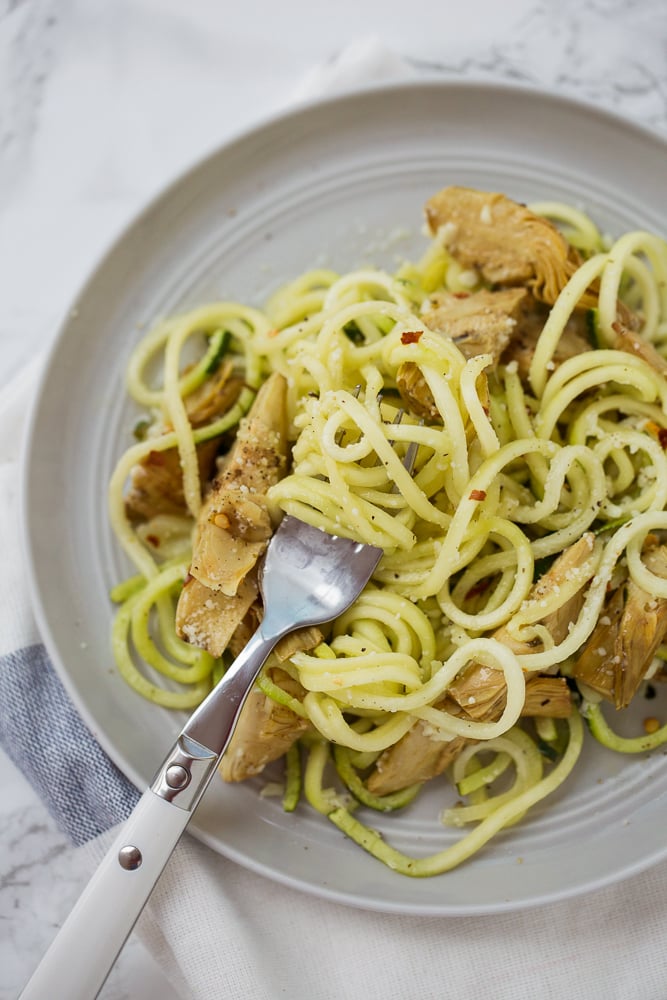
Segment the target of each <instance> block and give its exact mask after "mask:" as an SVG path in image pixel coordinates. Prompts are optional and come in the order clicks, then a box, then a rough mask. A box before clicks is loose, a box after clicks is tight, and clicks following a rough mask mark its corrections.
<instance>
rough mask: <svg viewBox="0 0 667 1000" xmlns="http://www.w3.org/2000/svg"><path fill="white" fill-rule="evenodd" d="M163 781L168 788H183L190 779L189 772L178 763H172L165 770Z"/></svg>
mask: <svg viewBox="0 0 667 1000" xmlns="http://www.w3.org/2000/svg"><path fill="white" fill-rule="evenodd" d="M164 777H165V781H166V782H167V784H168V785H169V787H170V788H179V789H180V788H185V786H186V785H187V783H188V782H189V780H190V773H189V771H186V769H185V768H184V767H182V766H181V765H180V764H172V765H171V766H170V767H168V768H167V770H166V772H165V776H164Z"/></svg>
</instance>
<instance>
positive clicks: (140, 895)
mask: <svg viewBox="0 0 667 1000" xmlns="http://www.w3.org/2000/svg"><path fill="white" fill-rule="evenodd" d="M191 815H192V814H191V813H190V812H189V811H188V810H186V809H181V808H180V807H179V806H176V805H173V804H172V803H171V802H168V801H167V800H166V799H163V798H161V797H160V796H159V795H156V794H155V792H153V791H151V790H150V789H149V790H148V791H146V792H144V794H143V795H142V797H141V799H140V800H139V802H138V803H137V806H136V808H135V809H134V812H133V813H132V815H131V816H130V818H129V819H128V820H127V822H126V823H125V824H124V825H123V827H122V829H121V831H120V833H119V835H118V836H117V837H116V839H115V841H114V843H113V844H112V846H111V847H110V848H109V850H108V852H107V854H106V856H105V857H104V859H103V861H102V863H101V864H100V866H99V868H98V869H97V871H96V872H95V874H94V875H93V877H92V879H91V880H90V882H89V883H88V885H87V886H86V888H85V889H84V891H83V893H82V895H81V897H80V898H79V900H78V902H77V903H76V905H75V907H74V909H73V910H72V912H71V913H70V915H69V916H68V918H67V920H66V921H65V923H64V924H63V926H62V928H61V930H60V931H59V933H58V935H57V937H56V939H55V940H54V942H53V943H52V945H51V947H50V948H49V950H48V951H47V953H46V955H45V956H44V958H43V959H42V961H41V963H40V965H39V966H38V968H37V970H36V971H35V973H34V974H33V976H32V978H31V979H30V980H29V982H28V984H27V985H26V987H25V989H24V990H23V992H22V994H21V1000H52V998H53V997H54V996H56V995H58V996H60V997H67V1000H93V998H94V997H96V996H97V994H98V993H99V991H100V989H101V988H102V986H103V984H104V981H105V979H106V978H107V976H108V974H109V971H110V969H111V967H112V966H113V964H114V962H115V960H116V958H117V956H118V954H119V952H120V950H121V948H122V947H123V945H124V944H125V941H126V939H127V937H128V935H129V933H130V931H131V930H132V928H133V927H134V924H135V923H136V921H137V918H138V917H139V914H140V913H141V911H142V910H143V908H144V906H145V904H146V901H147V900H148V897H149V896H150V894H151V891H152V890H153V887H154V886H155V883H156V882H157V880H158V878H159V877H160V874H161V873H162V869H163V868H164V866H165V865H166V863H167V861H168V860H169V857H170V855H171V854H172V852H173V850H174V848H175V846H176V844H177V843H178V841H179V839H180V837H181V834H182V833H183V831H184V830H185V827H186V826H187V824H188V822H189V820H190V818H191ZM129 848H135V849H136V850H138V851H139V852H140V855H141V862H140V864H139V866H138V867H136V868H134V869H133V868H132V867H131V866H132V863H133V857H134V859H135V861H136V860H138V857H137V856H136V855H134V854H133V852H132V851H130V850H129ZM123 849H124V850H123ZM121 852H122V855H121ZM121 856H122V857H125V858H126V859H127V860H126V861H125V863H126V864H127V863H129V864H130V867H129V868H127V867H125V868H124V867H123V865H122V864H121V860H120V858H121Z"/></svg>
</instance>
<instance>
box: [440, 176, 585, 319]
mask: <svg viewBox="0 0 667 1000" xmlns="http://www.w3.org/2000/svg"><path fill="white" fill-rule="evenodd" d="M426 221H427V224H428V227H429V229H430V231H431V233H432V234H433V235H434V236H435V235H436V234H437V233H438V231H439V230H440V231H441V232H443V234H444V240H445V243H446V246H447V249H448V251H449V253H451V255H452V256H453V257H454V258H455V259H456V260H457V261H458V262H459V263H460V264H462V265H463V266H464V267H466V268H474V269H475V270H477V271H478V272H479V273H480V274H481V275H482V277H483V278H484V280H485V281H487V282H489V284H491V285H499V286H501V287H508V286H510V287H511V286H516V285H523V286H524V287H526V288H530V289H531V290H532V292H533V294H534V296H535V298H537V299H539V300H540V301H541V302H546V303H548V304H549V305H553V304H554V302H555V301H556V299H557V298H558V295H559V293H560V292H561V291H562V289H563V288H564V287H565V285H566V284H567V282H568V281H569V279H570V278H571V277H572V275H573V274H574V272H575V271H576V269H577V268H578V267H579V265H580V264H581V258H580V256H579V254H578V252H577V251H576V250H575V249H574V248H573V247H571V246H570V244H569V243H568V241H567V240H566V239H565V237H564V236H563V235H562V233H560V232H559V231H558V230H557V229H556V227H555V226H554V225H552V224H551V223H550V222H549V221H548V220H547V219H543V218H541V217H540V216H539V215H535V213H534V212H531V211H530V210H529V209H527V208H526V207H525V205H520V204H518V203H517V202H515V201H512V200H511V199H510V198H507V197H506V196H505V195H502V194H494V193H491V192H486V191H476V190H474V189H472V188H465V187H448V188H445V189H444V190H442V191H440V192H438V193H437V194H435V195H433V197H432V198H430V199H429V200H428V202H427V203H426ZM443 227H444V228H443ZM591 304H594V303H591Z"/></svg>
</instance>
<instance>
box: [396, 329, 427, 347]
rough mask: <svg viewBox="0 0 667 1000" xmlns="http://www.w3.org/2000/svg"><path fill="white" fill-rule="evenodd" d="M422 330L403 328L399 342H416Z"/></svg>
mask: <svg viewBox="0 0 667 1000" xmlns="http://www.w3.org/2000/svg"><path fill="white" fill-rule="evenodd" d="M423 332H424V331H423V330H404V331H403V333H402V334H401V343H402V344H416V343H417V341H418V340H419V339H420V338H421V335H422V333H423Z"/></svg>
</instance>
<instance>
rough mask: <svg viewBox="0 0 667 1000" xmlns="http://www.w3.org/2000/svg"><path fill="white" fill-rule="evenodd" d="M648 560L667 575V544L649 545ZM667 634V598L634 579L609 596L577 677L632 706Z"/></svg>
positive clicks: (650, 566) (578, 665)
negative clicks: (652, 546) (645, 587)
mask: <svg viewBox="0 0 667 1000" xmlns="http://www.w3.org/2000/svg"><path fill="white" fill-rule="evenodd" d="M643 560H644V562H645V563H646V565H647V567H648V569H649V570H650V571H651V572H652V573H654V574H655V575H656V576H659V577H663V578H665V579H667V547H665V546H663V545H660V546H655V547H654V548H651V549H649V550H648V551H647V552H645V553H644V555H643ZM665 634H667V600H665V599H664V598H661V597H654V596H653V595H652V594H648V593H646V591H645V590H642V588H641V587H638V586H637V584H636V583H635V582H634V581H633V580H629V579H628V580H626V581H624V582H623V583H622V584H621V585H620V586H619V587H618V588H617V589H616V590H615V591H614V592H613V593H612V594H611V595H610V597H609V598H608V599H607V601H606V603H605V606H604V608H603V609H602V614H601V615H600V618H599V620H598V623H597V625H596V626H595V628H594V630H593V632H592V634H591V635H590V637H589V639H588V641H587V643H586V645H585V646H584V648H583V650H582V651H581V652H580V654H579V657H578V659H577V662H576V663H575V666H574V671H573V673H574V677H575V679H576V680H578V681H581V682H582V683H583V684H586V685H587V686H588V687H590V688H592V689H593V690H594V691H596V692H597V693H598V694H600V695H602V697H603V698H606V699H607V700H608V701H611V702H613V703H614V705H615V706H616V708H626V707H627V706H628V705H629V704H630V702H631V701H632V699H633V697H634V696H635V694H636V693H637V689H638V687H639V685H640V684H641V682H642V680H643V679H644V677H645V675H646V672H647V670H648V669H649V667H650V666H651V663H652V662H653V657H654V656H655V654H656V653H657V651H658V647H659V646H660V645H661V644H662V642H663V640H664V637H665Z"/></svg>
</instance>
